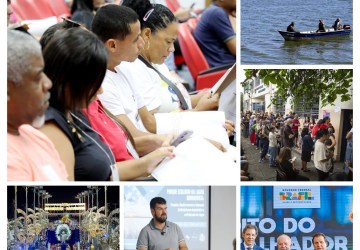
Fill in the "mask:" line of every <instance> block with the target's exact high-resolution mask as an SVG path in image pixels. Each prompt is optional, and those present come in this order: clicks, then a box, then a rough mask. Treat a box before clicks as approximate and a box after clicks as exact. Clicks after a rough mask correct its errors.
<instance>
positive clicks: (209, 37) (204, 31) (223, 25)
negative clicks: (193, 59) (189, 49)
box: [193, 3, 236, 67]
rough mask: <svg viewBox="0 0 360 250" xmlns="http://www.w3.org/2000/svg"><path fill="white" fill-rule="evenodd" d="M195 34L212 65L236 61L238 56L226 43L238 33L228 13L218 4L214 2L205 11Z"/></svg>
mask: <svg viewBox="0 0 360 250" xmlns="http://www.w3.org/2000/svg"><path fill="white" fill-rule="evenodd" d="M193 35H194V37H195V39H196V41H197V43H198V44H199V47H200V48H201V50H202V52H203V53H204V56H205V58H206V60H207V62H208V64H209V65H210V67H214V66H220V65H224V64H230V63H235V61H236V57H235V55H233V54H231V52H230V51H229V49H228V48H227V46H226V44H225V43H226V42H227V41H229V40H230V39H233V38H234V37H235V36H236V34H235V32H234V30H233V28H232V26H231V23H230V20H229V16H228V13H227V12H226V11H225V10H224V9H223V8H221V7H219V6H218V5H217V4H215V3H213V4H212V5H210V6H209V7H208V8H207V9H206V10H205V11H204V12H203V14H202V15H201V18H200V20H199V22H198V24H197V25H196V28H195V30H194V33H193Z"/></svg>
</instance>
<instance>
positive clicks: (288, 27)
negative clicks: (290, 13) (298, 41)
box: [286, 22, 298, 32]
mask: <svg viewBox="0 0 360 250" xmlns="http://www.w3.org/2000/svg"><path fill="white" fill-rule="evenodd" d="M286 31H287V32H298V31H297V30H295V23H294V22H291V23H290V24H289V26H287V29H286Z"/></svg>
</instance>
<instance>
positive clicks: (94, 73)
mask: <svg viewBox="0 0 360 250" xmlns="http://www.w3.org/2000/svg"><path fill="white" fill-rule="evenodd" d="M44 58H45V63H46V67H45V72H46V73H47V74H48V75H49V77H50V78H51V79H52V80H53V83H54V87H53V90H52V98H51V99H50V105H51V108H50V109H49V110H48V112H47V122H46V124H45V126H44V128H43V129H42V130H43V131H44V133H46V134H47V135H48V136H49V137H50V138H51V139H52V140H53V142H54V143H55V145H56V147H57V148H58V151H59V153H60V155H61V157H62V159H63V160H64V162H65V163H66V166H67V169H68V173H69V174H71V175H72V178H73V179H75V180H86V181H89V180H110V179H113V180H118V179H119V173H118V172H119V171H120V172H121V170H122V169H121V163H117V162H116V159H115V157H114V155H113V153H112V151H111V150H110V148H109V147H108V146H107V145H106V144H104V143H103V141H102V140H101V139H100V137H103V135H102V134H100V133H98V132H97V131H95V130H94V129H93V128H92V127H91V124H90V122H89V120H88V118H87V117H86V115H85V114H84V113H83V112H82V109H84V108H86V107H89V104H90V103H92V102H93V101H94V100H95V98H96V94H97V92H98V91H99V88H100V86H101V83H102V81H103V78H104V75H105V72H106V65H107V51H106V49H105V47H104V45H103V44H102V42H101V41H100V40H99V39H98V38H97V37H96V36H95V35H93V34H92V33H90V32H89V31H86V30H83V29H77V28H73V29H69V30H64V31H62V32H59V33H58V34H55V36H54V37H53V38H52V39H51V40H50V42H49V43H48V44H47V45H46V46H45V48H44ZM171 151H172V148H164V149H163V150H160V151H159V152H158V154H157V156H156V157H155V158H156V159H152V161H151V162H147V163H148V164H147V165H146V164H145V165H146V168H147V169H148V170H149V172H148V173H147V174H149V173H151V168H153V167H155V166H156V165H157V163H158V162H160V161H161V160H162V159H163V158H164V157H166V156H171ZM145 165H144V166H145ZM142 169H144V168H142ZM140 172H141V170H140ZM138 174H139V172H137V173H133V175H132V176H131V177H127V178H130V179H131V178H134V177H136V176H137V175H138ZM143 174H144V171H143V172H142V173H141V176H143ZM120 176H121V173H120Z"/></svg>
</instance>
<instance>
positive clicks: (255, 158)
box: [241, 136, 344, 181]
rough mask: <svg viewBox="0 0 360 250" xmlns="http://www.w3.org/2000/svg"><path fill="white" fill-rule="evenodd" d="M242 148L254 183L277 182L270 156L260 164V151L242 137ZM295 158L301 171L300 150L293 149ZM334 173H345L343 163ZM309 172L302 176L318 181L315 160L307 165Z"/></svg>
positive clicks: (335, 168) (336, 164)
mask: <svg viewBox="0 0 360 250" xmlns="http://www.w3.org/2000/svg"><path fill="white" fill-rule="evenodd" d="M241 146H242V148H243V149H244V151H245V156H246V157H247V160H248V162H249V173H250V176H252V177H254V181H276V173H275V168H271V167H270V166H269V160H268V158H269V156H266V157H267V159H266V160H265V161H264V162H263V163H259V158H260V150H257V149H256V146H254V145H251V143H250V139H249V138H244V137H243V136H241ZM293 156H296V165H295V166H296V168H297V169H301V151H300V150H299V149H293ZM334 165H335V166H334V173H335V172H342V171H343V165H344V163H343V162H335V164H334ZM307 167H308V169H310V171H309V172H304V171H300V174H301V175H303V176H307V177H308V178H309V179H310V181H317V179H318V175H317V172H316V169H315V166H314V161H313V158H312V160H311V162H309V163H308V164H307Z"/></svg>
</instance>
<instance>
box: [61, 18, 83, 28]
mask: <svg viewBox="0 0 360 250" xmlns="http://www.w3.org/2000/svg"><path fill="white" fill-rule="evenodd" d="M62 19H63V22H64V23H65V24H64V28H65V29H70V28H77V27H80V26H81V24H80V23H78V22H75V21H73V20H70V19H67V18H65V17H62Z"/></svg>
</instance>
